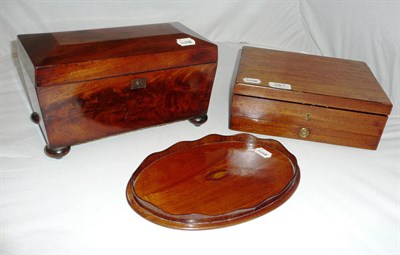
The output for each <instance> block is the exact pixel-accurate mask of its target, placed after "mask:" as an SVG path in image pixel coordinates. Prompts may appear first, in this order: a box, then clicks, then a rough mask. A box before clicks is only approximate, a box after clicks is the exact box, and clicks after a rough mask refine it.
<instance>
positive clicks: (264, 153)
mask: <svg viewBox="0 0 400 255" xmlns="http://www.w3.org/2000/svg"><path fill="white" fill-rule="evenodd" d="M254 151H255V152H256V153H257V154H258V155H260V156H261V157H263V158H270V157H271V156H272V153H271V152H269V151H267V150H266V149H264V148H262V147H259V148H256V149H255V150H254Z"/></svg>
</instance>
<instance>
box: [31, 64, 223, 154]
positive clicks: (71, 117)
mask: <svg viewBox="0 0 400 255" xmlns="http://www.w3.org/2000/svg"><path fill="white" fill-rule="evenodd" d="M216 68H217V64H216V63H212V64H204V65H198V66H189V67H184V68H175V69H168V70H162V71H157V72H148V73H139V74H134V75H127V76H120V77H114V78H108V79H101V80H93V81H88V82H81V83H72V84H65V85H59V86H52V87H40V88H38V96H39V100H40V102H41V105H42V109H43V119H44V121H45V125H46V129H47V133H48V138H49V145H50V146H52V147H61V146H67V145H73V144H78V143H82V142H86V141H89V140H93V139H97V138H101V137H105V136H109V135H113V134H117V133H121V132H126V131H129V130H134V129H139V128H143V127H148V126H153V125H159V124H163V123H168V122H172V121H176V120H183V119H188V118H192V117H197V116H199V115H202V114H206V113H207V110H208V104H209V99H210V95H211V90H212V85H213V81H214V76H215V71H216Z"/></svg>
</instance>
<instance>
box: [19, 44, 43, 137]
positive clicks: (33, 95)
mask: <svg viewBox="0 0 400 255" xmlns="http://www.w3.org/2000/svg"><path fill="white" fill-rule="evenodd" d="M17 53H18V59H19V63H20V65H21V70H22V74H23V80H24V82H25V83H24V87H25V90H26V93H27V94H28V95H27V96H28V98H29V102H30V105H31V108H32V111H33V112H36V113H37V114H38V115H39V126H40V129H41V130H42V133H43V136H44V138H45V139H46V141H48V137H47V132H46V127H45V124H44V122H43V118H42V116H43V115H42V109H41V107H40V103H39V100H38V96H37V91H36V87H35V84H34V81H35V74H34V66H33V64H32V62H31V61H30V59H29V57H28V55H27V54H26V51H25V49H24V48H23V47H22V45H21V43H20V42H19V41H17Z"/></svg>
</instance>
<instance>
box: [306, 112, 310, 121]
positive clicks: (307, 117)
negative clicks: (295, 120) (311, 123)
mask: <svg viewBox="0 0 400 255" xmlns="http://www.w3.org/2000/svg"><path fill="white" fill-rule="evenodd" d="M306 120H311V113H309V112H308V113H307V114H306Z"/></svg>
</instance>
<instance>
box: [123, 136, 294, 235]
mask: <svg viewBox="0 0 400 255" xmlns="http://www.w3.org/2000/svg"><path fill="white" fill-rule="evenodd" d="M260 147H261V148H263V149H265V150H267V151H269V152H270V153H272V156H271V157H269V158H264V157H262V156H260V155H259V154H257V153H256V152H255V149H256V148H260ZM299 180H300V171H299V168H298V166H297V161H296V158H295V157H294V156H293V155H292V154H291V153H290V152H288V151H287V150H286V149H285V148H284V147H283V146H282V145H281V144H280V143H278V142H276V141H274V140H265V139H264V140H263V139H258V138H256V137H254V136H251V135H248V134H239V135H235V136H221V135H209V136H206V137H204V138H202V139H200V140H196V141H189V142H180V143H177V144H175V145H173V146H171V147H170V148H168V149H166V150H164V151H161V152H157V153H154V154H152V155H150V156H149V157H147V158H146V159H145V160H144V161H143V162H142V164H141V165H140V166H139V167H138V169H137V170H136V171H135V172H134V174H133V176H132V178H131V179H130V181H129V183H128V186H127V198H128V202H129V203H130V205H131V206H132V208H133V209H134V210H135V211H136V212H137V213H139V214H140V215H141V216H143V217H144V218H146V219H148V220H150V221H152V222H154V223H156V224H159V225H162V226H166V227H172V228H179V229H208V228H217V227H225V226H229V225H233V224H237V223H241V222H244V221H247V220H250V219H253V218H255V217H258V216H261V215H263V214H265V213H267V212H269V211H271V210H273V209H275V208H277V207H278V206H280V205H281V204H283V203H284V202H285V201H286V200H287V199H288V198H289V197H290V196H291V195H292V194H293V192H294V191H295V189H296V188H297V185H298V183H299Z"/></svg>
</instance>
